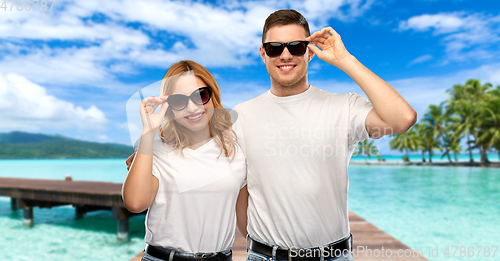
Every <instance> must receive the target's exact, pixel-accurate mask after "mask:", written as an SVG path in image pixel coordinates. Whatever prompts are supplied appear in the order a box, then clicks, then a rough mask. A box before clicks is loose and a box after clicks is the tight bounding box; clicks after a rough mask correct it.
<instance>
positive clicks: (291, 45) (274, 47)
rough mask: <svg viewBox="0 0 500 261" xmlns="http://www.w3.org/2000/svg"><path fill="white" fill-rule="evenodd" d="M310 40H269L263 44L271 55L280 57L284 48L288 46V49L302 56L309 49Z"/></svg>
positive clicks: (268, 54) (293, 53)
mask: <svg viewBox="0 0 500 261" xmlns="http://www.w3.org/2000/svg"><path fill="white" fill-rule="evenodd" d="M308 44H309V42H308V41H292V42H288V43H282V42H267V43H263V44H262V46H263V47H264V50H265V51H266V54H267V56H269V57H278V56H280V55H281V53H282V52H283V50H284V49H285V47H286V48H288V51H289V52H290V53H291V54H292V55H295V56H302V55H304V54H305V53H306V51H307V45H308Z"/></svg>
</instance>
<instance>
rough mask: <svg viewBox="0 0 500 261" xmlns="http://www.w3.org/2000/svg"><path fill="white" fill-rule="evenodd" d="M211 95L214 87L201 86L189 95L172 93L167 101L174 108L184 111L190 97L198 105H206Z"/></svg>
mask: <svg viewBox="0 0 500 261" xmlns="http://www.w3.org/2000/svg"><path fill="white" fill-rule="evenodd" d="M211 97H212V89H211V88H210V87H201V88H199V89H197V90H195V91H194V92H193V93H191V95H189V96H186V95H184V94H174V95H170V96H168V98H167V102H168V105H169V106H170V107H172V110H175V111H182V110H184V109H185V108H186V107H187V105H188V102H189V100H190V99H191V100H192V101H193V102H194V103H195V104H197V105H205V104H207V102H208V101H210V98H211Z"/></svg>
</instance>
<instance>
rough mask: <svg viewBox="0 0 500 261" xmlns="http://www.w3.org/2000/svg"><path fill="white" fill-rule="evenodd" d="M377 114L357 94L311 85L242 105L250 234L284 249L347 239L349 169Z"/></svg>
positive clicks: (240, 139)
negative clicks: (369, 119)
mask: <svg viewBox="0 0 500 261" xmlns="http://www.w3.org/2000/svg"><path fill="white" fill-rule="evenodd" d="M372 108H373V106H372V105H371V103H370V102H369V101H368V100H367V99H366V98H364V97H363V96H361V95H358V94H355V93H348V94H333V93H330V92H327V91H323V90H321V89H318V88H316V87H313V86H310V87H309V88H308V89H307V90H306V91H305V92H303V93H300V94H297V95H292V96H287V97H277V96H275V95H273V94H272V93H271V92H270V91H267V92H266V93H264V94H262V95H260V96H258V97H256V98H254V99H252V100H249V101H246V102H243V103H241V104H238V105H237V106H235V107H234V110H235V111H236V112H237V113H238V120H237V122H236V123H235V126H234V128H235V131H236V133H237V136H238V143H239V144H240V146H241V147H242V148H243V151H244V152H245V156H246V160H247V173H248V176H247V182H248V186H247V188H248V192H249V194H250V196H249V200H248V233H249V234H250V236H252V237H253V238H256V239H259V240H262V241H265V242H268V243H270V244H275V245H278V246H281V247H286V248H292V247H293V248H305V247H314V246H320V245H324V244H326V243H330V242H333V241H336V240H339V239H341V238H343V237H346V236H348V235H349V232H350V230H349V219H348V208H347V194H348V187H349V179H348V174H347V167H348V164H349V160H350V158H351V156H352V153H353V150H354V148H355V146H356V145H357V143H358V142H359V141H362V140H364V139H366V138H368V132H367V131H366V128H365V119H366V116H367V115H368V113H369V112H370V110H371V109H372Z"/></svg>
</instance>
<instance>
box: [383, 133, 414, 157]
mask: <svg viewBox="0 0 500 261" xmlns="http://www.w3.org/2000/svg"><path fill="white" fill-rule="evenodd" d="M389 144H390V145H391V149H392V150H394V149H395V150H397V151H403V150H404V151H405V155H406V158H405V161H408V162H409V161H410V155H409V153H408V152H409V151H416V150H417V149H418V135H417V132H416V131H415V127H412V128H410V129H409V130H408V131H406V132H403V133H400V134H396V135H394V138H392V139H391V141H390V142H389Z"/></svg>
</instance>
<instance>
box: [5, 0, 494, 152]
mask: <svg viewBox="0 0 500 261" xmlns="http://www.w3.org/2000/svg"><path fill="white" fill-rule="evenodd" d="M35 3H36V2H33V3H32V7H31V10H29V11H27V10H26V9H27V8H28V7H25V6H23V5H20V6H17V3H16V4H14V5H12V2H7V6H0V132H10V131H14V130H18V131H26V132H32V133H45V134H61V135H64V136H67V137H71V138H76V139H81V140H87V141H95V142H103V143H120V144H126V145H132V144H131V138H130V134H129V124H128V123H127V113H126V109H125V108H126V103H127V100H128V99H129V98H130V97H131V96H133V95H134V94H135V93H136V92H138V91H139V90H140V89H142V88H144V87H146V86H149V85H151V84H152V83H155V82H157V81H159V80H161V79H162V78H163V76H164V75H165V73H166V71H167V70H168V68H169V67H170V66H171V65H172V64H173V63H175V62H177V61H179V60H183V59H189V60H193V61H196V62H198V63H200V64H201V65H203V66H205V67H206V68H207V69H208V70H209V71H210V72H211V73H212V74H213V75H214V77H215V78H216V80H217V82H218V84H219V86H220V87H221V92H222V93H221V99H222V103H223V105H224V106H225V107H227V108H232V107H234V106H235V105H236V104H238V103H240V102H243V101H246V100H249V99H251V98H254V97H257V96H259V95H261V94H262V93H264V92H266V91H267V90H269V88H270V78H269V75H268V74H267V71H266V67H265V64H264V63H263V62H262V60H261V58H260V54H259V46H260V44H261V37H262V27H263V25H264V21H265V19H266V18H267V16H268V15H269V14H271V13H272V12H274V11H276V10H279V9H288V8H292V9H296V10H297V11H299V12H301V13H302V14H303V15H304V16H305V18H306V19H307V20H308V22H309V25H310V27H311V33H312V32H315V31H318V30H320V29H321V28H323V27H327V26H331V27H332V28H334V29H335V30H336V31H337V32H338V33H339V34H340V36H341V37H342V41H343V43H344V45H345V47H346V49H347V50H348V51H349V52H350V53H351V54H352V55H354V56H355V57H356V58H357V60H359V61H360V62H361V63H362V64H364V65H365V66H366V67H367V68H369V69H370V70H371V71H373V72H374V73H375V74H377V75H378V76H379V77H381V78H382V79H384V80H385V81H387V82H388V83H389V84H390V85H391V86H392V87H394V88H395V89H396V90H397V91H398V92H399V93H400V94H401V95H402V96H403V97H404V98H405V99H406V100H407V101H408V103H409V104H410V105H411V106H412V107H413V108H414V109H415V110H416V111H417V114H418V119H419V120H420V119H422V118H423V116H424V114H425V111H426V108H427V107H428V106H429V105H430V104H439V103H440V102H442V101H444V100H445V99H446V90H447V89H449V88H451V87H452V86H453V85H454V84H464V83H465V82H466V81H467V80H468V79H471V78H475V79H480V80H481V82H482V83H486V82H489V83H492V84H493V85H494V86H497V85H499V84H500V48H499V46H500V1H489V0H440V1H438V0H405V1H397V0H384V1H380V0H330V1H328V0H325V1H308V0H306V1H283V0H280V1H265V2H264V1H160V0H141V1H131V0H123V1H118V0H107V1H93V0H88V1H63V0H56V1H52V2H49V1H47V2H44V3H39V5H38V6H37V10H34V6H35ZM42 4H45V5H46V6H47V7H42V6H41V5H42ZM40 8H42V9H45V8H46V10H45V11H42V10H41V9H40ZM19 10H20V11H19ZM308 77H309V83H310V84H311V85H313V86H316V87H318V88H321V89H324V90H327V91H329V92H332V93H345V92H356V93H359V94H362V95H364V93H363V91H362V90H361V89H360V88H359V87H358V86H357V84H356V83H355V82H354V81H353V80H352V79H350V78H349V76H347V75H346V74H345V73H344V72H343V71H341V70H339V69H338V68H336V67H335V66H332V65H330V64H328V63H326V62H324V61H322V60H320V59H318V58H317V57H314V59H313V60H312V61H311V63H310V65H309V76H308ZM158 90H159V89H158ZM365 96H366V95H365ZM137 110H138V108H137ZM136 127H140V126H136ZM389 140H390V137H384V138H382V139H380V140H377V141H376V144H377V146H378V147H379V148H380V151H381V152H382V153H383V154H396V152H395V151H390V149H389V146H388V143H389Z"/></svg>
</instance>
